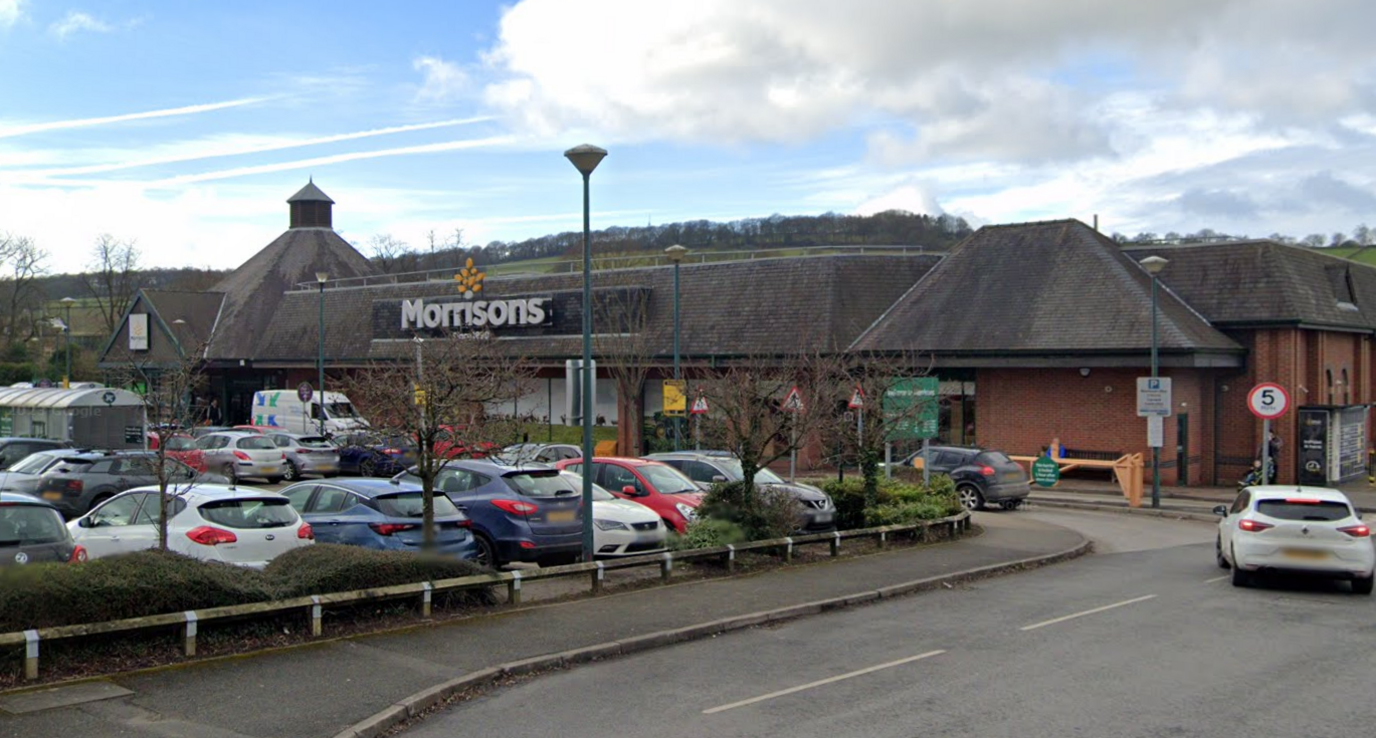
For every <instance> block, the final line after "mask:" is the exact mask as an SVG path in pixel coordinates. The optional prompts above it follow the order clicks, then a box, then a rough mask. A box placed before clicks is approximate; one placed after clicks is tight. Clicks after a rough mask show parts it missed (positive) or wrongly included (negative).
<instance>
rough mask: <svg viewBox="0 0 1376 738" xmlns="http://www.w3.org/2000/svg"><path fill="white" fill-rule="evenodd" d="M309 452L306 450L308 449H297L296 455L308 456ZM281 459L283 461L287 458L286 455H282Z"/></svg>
mask: <svg viewBox="0 0 1376 738" xmlns="http://www.w3.org/2000/svg"><path fill="white" fill-rule="evenodd" d="M310 452H311V450H310V449H308V448H298V449H296V453H298V454H308V453H310ZM282 458H284V459H285V458H287V455H286V454H282Z"/></svg>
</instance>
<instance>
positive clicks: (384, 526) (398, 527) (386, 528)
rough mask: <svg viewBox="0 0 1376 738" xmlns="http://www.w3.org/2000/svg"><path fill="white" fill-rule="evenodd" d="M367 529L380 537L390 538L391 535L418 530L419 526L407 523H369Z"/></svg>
mask: <svg viewBox="0 0 1376 738" xmlns="http://www.w3.org/2000/svg"><path fill="white" fill-rule="evenodd" d="M368 527H369V528H372V529H373V532H374V533H377V534H378V535H380V536H390V535H392V534H393V533H400V532H402V531H404V530H412V529H414V528H419V527H420V526H418V525H412V524H408V523H369V524H368Z"/></svg>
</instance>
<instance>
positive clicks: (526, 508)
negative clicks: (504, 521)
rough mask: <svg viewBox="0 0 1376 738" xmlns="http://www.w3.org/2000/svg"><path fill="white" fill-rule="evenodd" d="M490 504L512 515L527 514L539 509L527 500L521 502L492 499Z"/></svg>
mask: <svg viewBox="0 0 1376 738" xmlns="http://www.w3.org/2000/svg"><path fill="white" fill-rule="evenodd" d="M492 504H493V505H496V506H497V507H499V508H501V509H502V510H505V511H507V512H509V513H511V514H512V515H529V514H531V513H533V512H535V511H537V510H539V509H540V508H539V507H536V506H535V505H532V504H530V503H529V502H521V501H520V500H493V501H492Z"/></svg>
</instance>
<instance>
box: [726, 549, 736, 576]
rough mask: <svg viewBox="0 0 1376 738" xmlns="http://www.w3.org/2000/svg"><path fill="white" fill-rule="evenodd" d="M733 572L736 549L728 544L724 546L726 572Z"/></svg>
mask: <svg viewBox="0 0 1376 738" xmlns="http://www.w3.org/2000/svg"><path fill="white" fill-rule="evenodd" d="M735 570H736V547H735V546H733V545H731V544H729V543H728V544H726V571H728V572H734V571H735Z"/></svg>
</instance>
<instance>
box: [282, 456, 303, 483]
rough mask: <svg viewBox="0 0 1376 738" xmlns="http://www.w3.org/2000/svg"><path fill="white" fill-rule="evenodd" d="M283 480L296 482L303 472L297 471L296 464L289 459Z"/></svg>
mask: <svg viewBox="0 0 1376 738" xmlns="http://www.w3.org/2000/svg"><path fill="white" fill-rule="evenodd" d="M282 478H283V479H285V480H287V481H288V482H295V481H297V480H298V479H300V478H301V470H300V469H297V468H296V464H295V463H294V462H292V461H291V460H290V459H288V460H287V468H286V474H283V475H282Z"/></svg>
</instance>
